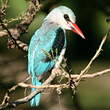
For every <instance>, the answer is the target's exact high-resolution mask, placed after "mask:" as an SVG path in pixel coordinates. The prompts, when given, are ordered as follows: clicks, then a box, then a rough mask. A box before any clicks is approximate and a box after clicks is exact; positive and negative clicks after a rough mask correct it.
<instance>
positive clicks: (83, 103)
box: [0, 0, 110, 110]
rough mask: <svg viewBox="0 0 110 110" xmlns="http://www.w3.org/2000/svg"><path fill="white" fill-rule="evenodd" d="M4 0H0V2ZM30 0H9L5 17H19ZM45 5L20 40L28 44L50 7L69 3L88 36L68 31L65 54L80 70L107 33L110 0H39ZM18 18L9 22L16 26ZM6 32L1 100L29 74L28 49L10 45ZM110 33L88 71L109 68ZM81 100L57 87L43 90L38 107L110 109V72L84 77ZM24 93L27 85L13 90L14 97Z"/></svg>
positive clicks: (25, 108)
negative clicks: (81, 36) (14, 47)
mask: <svg viewBox="0 0 110 110" xmlns="http://www.w3.org/2000/svg"><path fill="white" fill-rule="evenodd" d="M2 1H3V0H0V5H1V4H2ZM28 1H29V0H27V1H26V0H9V7H8V8H7V10H6V16H5V17H6V18H7V19H8V20H10V19H11V18H17V17H19V16H21V15H23V14H24V13H25V11H26V9H27V8H28V3H29V2H28ZM40 2H41V4H43V8H42V9H41V10H40V11H39V12H38V13H37V15H36V18H35V19H34V21H33V22H32V24H31V25H30V27H29V30H28V32H27V33H26V34H24V35H23V36H21V38H20V39H21V41H23V42H25V43H27V44H29V41H30V39H31V36H32V35H33V33H34V32H35V30H36V29H38V28H39V27H40V25H41V23H42V21H43V19H44V18H45V16H46V15H47V14H48V13H49V12H50V10H51V9H52V8H54V7H56V6H60V5H65V6H68V7H70V8H71V9H72V10H73V11H74V13H75V15H76V18H77V24H78V26H79V27H80V28H81V30H82V31H83V33H84V35H85V37H86V40H83V39H82V38H80V37H79V36H77V35H75V34H74V33H72V32H70V31H69V32H67V40H68V41H67V43H68V46H67V51H66V55H65V56H66V58H67V59H68V65H69V64H70V67H71V68H72V70H73V73H79V72H80V71H81V70H82V69H83V68H84V67H85V66H86V65H87V63H88V62H89V60H90V59H91V58H92V56H93V55H94V54H95V52H96V50H97V48H98V46H99V44H100V42H101V39H102V38H103V37H104V35H105V34H106V32H107V31H108V29H109V28H110V23H108V22H106V19H107V18H108V17H110V0H91V1H90V0H40ZM17 23H18V21H15V22H13V23H10V24H9V28H10V27H14V26H15V25H16V24H17ZM7 39H8V38H7V36H6V37H3V38H0V103H1V102H2V100H3V96H4V94H5V92H6V91H7V90H8V89H9V88H10V87H12V86H13V85H15V84H16V83H17V82H20V81H22V80H23V79H24V78H26V72H27V53H23V52H22V51H20V50H18V49H8V48H7ZM109 62H110V36H109V37H108V38H107V41H106V43H105V45H104V47H103V51H102V53H101V55H100V56H99V57H98V59H97V60H95V62H94V63H93V65H92V67H91V69H90V71H89V73H92V72H96V71H101V70H103V69H106V68H110V63H109ZM77 93H78V97H77V99H78V103H79V106H80V108H78V107H77V106H76V104H75V103H74V99H72V97H71V93H70V91H69V90H63V91H62V94H61V95H60V96H59V95H58V94H57V93H56V91H55V90H50V92H46V93H43V96H42V101H41V104H40V106H39V107H38V110H43V109H45V110H57V109H59V110H75V109H76V110H110V74H109V73H108V74H106V75H104V76H101V77H97V78H94V79H89V80H86V81H82V82H81V83H80V85H79V87H78V90H77ZM23 96H24V89H21V88H18V89H17V90H16V91H15V92H13V93H12V94H11V97H12V99H17V98H21V97H23ZM16 109H18V110H19V109H20V110H29V109H30V110H31V109H36V108H30V106H29V104H23V105H20V106H19V107H17V108H16Z"/></svg>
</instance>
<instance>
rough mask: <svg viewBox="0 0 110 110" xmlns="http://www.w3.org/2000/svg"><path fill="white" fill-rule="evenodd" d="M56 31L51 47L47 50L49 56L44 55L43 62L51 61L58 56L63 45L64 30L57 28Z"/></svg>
mask: <svg viewBox="0 0 110 110" xmlns="http://www.w3.org/2000/svg"><path fill="white" fill-rule="evenodd" d="M56 33H57V34H56V38H55V39H54V43H53V46H52V49H51V50H50V51H49V52H48V53H49V54H50V55H49V57H48V56H47V57H46V59H45V62H48V61H51V60H52V59H54V58H55V57H56V56H59V55H60V52H61V50H62V49H63V47H64V43H65V34H64V30H63V29H61V28H59V29H57V31H56ZM50 56H51V58H50Z"/></svg>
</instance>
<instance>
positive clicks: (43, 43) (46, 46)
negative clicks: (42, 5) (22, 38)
mask: <svg viewBox="0 0 110 110" xmlns="http://www.w3.org/2000/svg"><path fill="white" fill-rule="evenodd" d="M66 30H72V31H73V32H74V33H76V34H78V35H79V36H81V37H82V38H83V39H85V37H84V34H83V33H82V31H81V29H80V28H79V27H78V25H77V24H76V16H75V14H74V12H73V11H72V10H71V9H70V8H68V7H67V6H63V5H62V6H58V7H56V8H54V9H53V10H52V11H50V13H49V14H48V15H47V16H46V17H45V18H44V20H43V23H42V25H41V26H40V28H38V29H37V30H36V31H35V33H34V35H33V36H32V38H31V40H30V44H29V49H28V74H30V75H31V77H32V85H35V86H40V85H42V82H41V79H43V75H44V74H45V73H47V72H48V71H50V70H51V69H52V68H57V67H59V66H60V64H61V62H62V60H63V57H62V56H63V55H64V54H65V51H66V45H67V40H66ZM35 90H36V89H35V88H32V91H35ZM40 98H41V93H39V94H37V95H35V96H34V97H33V98H32V99H31V101H30V103H31V106H38V105H39V103H40Z"/></svg>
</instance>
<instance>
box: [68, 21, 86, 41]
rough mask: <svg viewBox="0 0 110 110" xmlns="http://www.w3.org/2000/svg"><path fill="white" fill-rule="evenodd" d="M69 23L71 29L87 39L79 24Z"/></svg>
mask: <svg viewBox="0 0 110 110" xmlns="http://www.w3.org/2000/svg"><path fill="white" fill-rule="evenodd" d="M69 25H70V27H71V30H72V31H73V32H75V33H77V34H78V35H80V36H81V37H82V38H83V39H85V37H84V34H83V33H82V31H81V30H80V28H79V27H78V25H77V24H75V23H72V22H69Z"/></svg>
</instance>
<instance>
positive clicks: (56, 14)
mask: <svg viewBox="0 0 110 110" xmlns="http://www.w3.org/2000/svg"><path fill="white" fill-rule="evenodd" d="M44 20H46V21H47V20H48V21H49V22H54V23H56V24H57V25H58V26H60V27H61V28H63V29H66V30H72V31H73V32H75V33H77V34H78V35H80V36H81V37H82V38H84V35H83V33H82V32H81V30H80V29H79V27H78V26H77V25H76V24H75V22H76V17H75V15H74V13H73V11H72V10H71V9H70V8H68V7H66V6H59V7H57V8H55V9H53V10H52V11H51V12H50V13H49V14H48V15H47V17H46V18H45V19H44Z"/></svg>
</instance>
